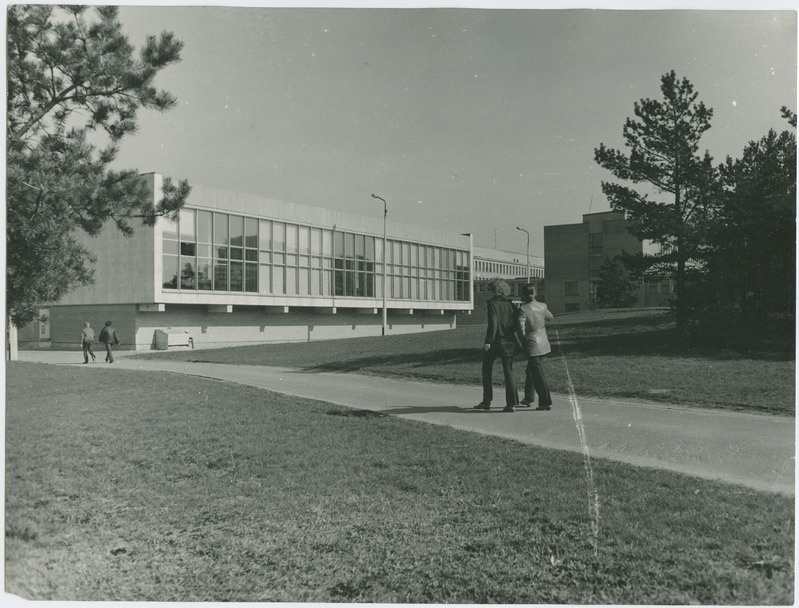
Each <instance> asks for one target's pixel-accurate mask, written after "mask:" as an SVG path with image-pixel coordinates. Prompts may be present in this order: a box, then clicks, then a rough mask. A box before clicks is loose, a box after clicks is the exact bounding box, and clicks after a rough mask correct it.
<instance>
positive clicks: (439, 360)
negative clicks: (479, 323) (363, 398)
mask: <svg viewBox="0 0 799 608" xmlns="http://www.w3.org/2000/svg"><path fill="white" fill-rule="evenodd" d="M481 361H482V358H481V354H480V350H479V349H477V348H451V349H442V350H433V351H427V352H422V353H418V352H417V353H397V354H395V355H379V356H370V357H361V358H358V359H348V360H343V361H329V362H327V363H321V364H319V365H310V366H308V367H305V368H303V371H306V372H318V373H322V372H358V371H360V370H364V369H374V368H381V367H397V366H402V367H412V368H415V367H422V368H423V367H430V366H432V365H458V364H463V363H472V364H475V365H478V366H479V365H480V362H481Z"/></svg>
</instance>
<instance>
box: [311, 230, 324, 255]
mask: <svg viewBox="0 0 799 608" xmlns="http://www.w3.org/2000/svg"><path fill="white" fill-rule="evenodd" d="M311 254H312V255H321V254H322V231H321V230H320V229H319V228H311Z"/></svg>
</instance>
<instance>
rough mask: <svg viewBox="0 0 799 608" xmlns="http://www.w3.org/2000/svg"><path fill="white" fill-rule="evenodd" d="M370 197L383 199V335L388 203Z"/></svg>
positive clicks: (385, 322)
mask: <svg viewBox="0 0 799 608" xmlns="http://www.w3.org/2000/svg"><path fill="white" fill-rule="evenodd" d="M372 198H376V199H377V200H380V201H383V335H384V336H385V335H386V326H387V325H388V311H387V310H386V291H387V290H388V285H387V284H386V266H387V264H388V255H387V252H386V216H387V215H388V204H387V203H386V199H384V198H383V197H382V196H377V195H376V194H373V195H372Z"/></svg>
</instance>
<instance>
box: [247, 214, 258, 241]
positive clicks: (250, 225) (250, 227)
mask: <svg viewBox="0 0 799 608" xmlns="http://www.w3.org/2000/svg"><path fill="white" fill-rule="evenodd" d="M244 246H245V247H249V248H250V249H257V248H258V220H256V219H255V218H253V217H248V218H245V219H244Z"/></svg>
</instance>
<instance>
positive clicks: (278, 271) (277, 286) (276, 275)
mask: <svg viewBox="0 0 799 608" xmlns="http://www.w3.org/2000/svg"><path fill="white" fill-rule="evenodd" d="M284 271H285V268H284V267H283V266H279V267H276V268H275V269H274V271H273V273H272V293H274V294H275V295H282V294H284V293H286V290H285V288H284V286H283V272H284Z"/></svg>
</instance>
